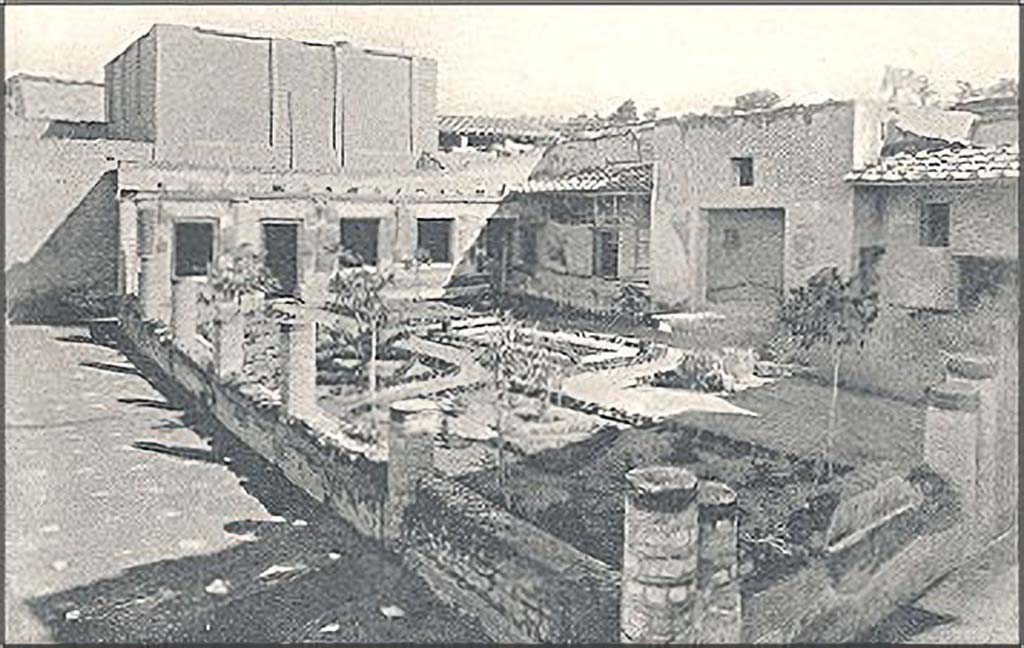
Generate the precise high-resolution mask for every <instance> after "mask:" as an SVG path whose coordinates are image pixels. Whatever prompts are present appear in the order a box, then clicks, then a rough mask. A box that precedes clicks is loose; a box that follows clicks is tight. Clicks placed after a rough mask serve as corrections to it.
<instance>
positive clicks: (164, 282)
mask: <svg viewBox="0 0 1024 648" xmlns="http://www.w3.org/2000/svg"><path fill="white" fill-rule="evenodd" d="M161 221H162V219H161V218H160V217H159V214H158V210H157V208H156V206H155V205H153V203H151V202H148V201H147V202H143V203H141V204H140V205H139V208H138V223H139V227H138V232H137V234H138V250H139V256H140V258H139V302H140V306H141V308H142V313H143V317H145V318H146V319H151V320H159V321H161V322H169V320H170V316H171V312H170V311H171V255H170V242H169V241H168V238H169V237H168V235H167V234H168V233H167V232H166V231H164V230H165V229H166V227H167V224H166V223H162V222H161Z"/></svg>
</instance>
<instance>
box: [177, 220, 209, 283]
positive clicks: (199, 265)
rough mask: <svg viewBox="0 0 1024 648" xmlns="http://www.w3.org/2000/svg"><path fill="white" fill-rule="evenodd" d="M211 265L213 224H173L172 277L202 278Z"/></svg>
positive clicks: (207, 272)
mask: <svg viewBox="0 0 1024 648" xmlns="http://www.w3.org/2000/svg"><path fill="white" fill-rule="evenodd" d="M212 263H213V223H211V222H184V223H175V224H174V276H176V277H202V276H206V275H207V274H209V272H210V266H211V264H212Z"/></svg>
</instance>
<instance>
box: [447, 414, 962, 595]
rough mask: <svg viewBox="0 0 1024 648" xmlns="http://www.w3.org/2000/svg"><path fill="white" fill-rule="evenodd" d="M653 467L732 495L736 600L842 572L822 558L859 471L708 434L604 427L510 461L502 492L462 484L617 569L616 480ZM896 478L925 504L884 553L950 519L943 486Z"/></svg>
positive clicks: (948, 494) (913, 475) (482, 478)
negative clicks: (825, 569)
mask: <svg viewBox="0 0 1024 648" xmlns="http://www.w3.org/2000/svg"><path fill="white" fill-rule="evenodd" d="M652 464H671V465H679V466H685V467H686V468H688V469H689V470H691V471H693V472H694V473H695V474H696V475H698V476H699V477H701V478H703V479H711V480H716V481H720V482H724V483H726V484H728V485H730V486H731V487H732V488H733V489H734V490H736V492H737V500H738V505H739V531H738V533H739V563H740V574H741V576H742V589H743V591H744V592H745V593H747V594H750V593H754V592H758V591H762V590H765V589H767V588H769V587H771V586H773V585H774V584H777V583H779V582H781V581H782V580H785V579H786V578H788V577H790V576H792V575H794V574H795V573H796V572H798V571H799V570H801V569H803V568H805V567H806V566H808V565H809V564H811V563H812V562H814V561H826V562H828V563H829V564H830V569H832V570H835V569H839V570H843V569H845V568H846V566H844V565H845V563H844V561H842V560H840V561H839V562H836V559H835V558H834V557H831V556H829V555H828V552H827V551H826V542H827V538H826V534H827V531H828V528H829V524H830V522H831V519H832V515H833V513H834V512H835V510H836V508H837V506H838V505H839V502H840V499H841V498H843V497H846V490H845V489H846V488H847V484H851V483H853V482H855V481H857V480H859V479H861V471H859V470H855V469H854V468H852V467H851V466H846V465H836V466H834V470H833V474H832V477H831V478H830V479H823V478H822V477H821V474H820V472H819V470H818V467H817V466H815V464H814V463H813V462H811V461H809V460H807V459H805V458H802V457H799V456H797V455H793V454H789V453H786V452H783V451H780V450H774V449H770V448H767V447H764V446H761V445H758V444H753V443H750V442H747V441H742V440H735V439H733V438H731V437H729V436H725V435H722V434H716V433H714V432H711V431H708V430H700V429H698V428H694V427H678V426H662V427H658V428H649V429H646V430H641V429H635V428H634V429H626V430H619V429H614V428H605V429H601V430H599V431H597V432H596V433H595V434H593V435H591V436H590V437H588V438H586V439H585V440H583V441H580V442H576V443H573V444H571V445H567V446H565V447H562V448H557V449H552V450H546V451H543V452H539V453H537V454H534V455H531V456H525V457H517V458H515V460H514V461H512V462H511V463H510V465H509V467H508V479H507V483H506V485H505V487H504V489H503V491H500V490H499V488H498V483H497V476H496V472H495V470H494V469H493V468H490V469H487V470H481V471H478V472H475V473H472V474H468V475H465V476H463V477H462V478H461V480H462V481H463V482H464V483H465V484H466V485H468V486H469V487H471V488H473V489H475V490H477V491H478V492H480V493H481V494H483V495H484V496H485V497H487V498H488V499H490V500H492V501H494V502H496V503H498V504H502V505H505V506H507V507H508V508H509V510H511V511H512V512H513V513H515V514H516V515H519V516H521V517H523V518H525V519H527V520H529V521H530V522H532V523H534V524H536V525H537V526H539V527H541V528H543V529H545V530H546V531H548V532H549V533H551V534H553V535H555V536H557V537H559V538H561V539H562V540H564V541H566V542H568V543H569V544H572V545H573V546H575V547H576V548H577V549H580V550H581V551H583V552H585V553H588V554H590V555H592V556H594V557H596V558H598V559H600V560H602V561H604V562H606V563H608V564H609V565H611V566H613V567H616V568H621V562H622V541H623V540H622V534H623V527H622V525H623V511H624V504H625V493H626V491H627V483H626V481H625V474H626V473H627V472H628V471H629V470H631V469H632V468H635V467H639V466H647V465H652ZM894 469H896V468H895V467H894ZM868 472H877V471H868ZM905 476H906V478H907V480H908V481H909V482H910V484H912V485H913V487H914V488H916V489H918V490H919V491H920V492H921V493H922V495H923V496H924V499H923V503H922V504H921V505H920V506H919V507H918V508H916V509H914V510H911V511H909V512H908V513H907V514H905V515H902V516H900V517H899V518H898V519H896V520H895V521H893V523H891V524H888V525H887V531H886V534H887V538H888V539H889V541H888V542H887V543H886V546H887V551H889V552H890V553H892V552H896V551H898V549H899V548H900V547H902V546H905V545H906V544H907V543H908V542H909V541H910V540H911V539H912V538H914V537H916V536H919V535H922V534H927V533H934V532H937V531H939V530H941V529H945V528H948V527H949V526H950V525H952V524H954V523H955V522H956V520H957V517H958V504H957V502H956V497H955V494H954V492H953V490H952V489H951V488H950V487H949V485H948V484H947V483H946V482H945V481H944V480H942V479H941V478H939V477H937V476H936V475H934V473H931V472H930V471H927V470H922V469H920V468H916V469H914V470H912V471H910V472H909V474H906V475H905ZM501 492H504V494H505V496H506V497H505V498H503V497H501V496H500V495H501ZM506 498H507V499H506ZM503 500H504V501H503ZM833 563H834V564H833ZM840 563H842V564H840Z"/></svg>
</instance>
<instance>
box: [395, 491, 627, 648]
mask: <svg viewBox="0 0 1024 648" xmlns="http://www.w3.org/2000/svg"><path fill="white" fill-rule="evenodd" d="M404 519H405V523H404V525H403V533H404V540H405V541H406V542H407V546H406V547H407V548H406V556H407V558H408V559H409V560H410V562H411V563H412V564H413V565H415V566H416V568H417V569H419V571H420V573H421V574H423V575H424V577H425V578H426V579H427V582H428V583H429V584H430V585H431V587H432V588H433V589H434V590H435V591H436V592H437V593H438V594H439V595H441V596H442V597H443V598H445V599H447V600H448V601H449V602H450V603H452V604H453V605H455V606H457V607H459V608H461V609H465V610H469V611H472V612H473V613H474V615H475V616H476V617H477V618H478V619H479V620H480V622H481V625H482V626H483V627H484V628H485V630H486V631H487V633H488V634H489V635H490V636H491V637H492V638H493V639H495V640H497V641H505V642H509V641H516V642H530V643H533V642H541V643H570V642H571V643H576V642H585V643H596V642H600V643H608V642H613V641H616V640H617V636H618V616H619V615H618V605H619V582H618V581H619V574H618V573H617V572H616V571H615V570H613V569H611V568H609V567H608V566H607V565H605V564H603V563H601V562H600V561H598V560H596V559H594V558H592V557H590V556H587V555H586V554H583V553H581V552H579V551H577V550H576V549H574V548H573V547H571V546H569V545H567V544H565V543H564V542H562V541H560V540H558V539H556V538H554V537H552V536H550V535H548V534H547V533H545V532H544V531H541V530H540V529H537V528H536V527H534V526H533V525H531V524H528V523H526V522H524V521H523V520H521V519H519V518H516V517H515V516H513V515H511V514H509V513H508V512H506V511H504V510H503V509H500V508H498V507H497V506H495V505H494V504H492V503H491V502H488V501H487V500H485V499H484V498H483V497H481V496H480V495H478V494H477V493H475V492H473V491H472V490H470V489H468V488H466V487H464V486H461V485H459V484H457V483H455V482H452V481H449V480H447V479H444V478H434V479H431V480H427V481H426V482H424V483H422V484H421V486H420V489H419V491H418V493H417V499H416V501H415V503H414V505H413V506H412V507H411V508H410V509H409V510H407V511H406V514H405V518H404Z"/></svg>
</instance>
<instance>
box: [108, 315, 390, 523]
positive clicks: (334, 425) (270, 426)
mask: <svg viewBox="0 0 1024 648" xmlns="http://www.w3.org/2000/svg"><path fill="white" fill-rule="evenodd" d="M122 330H123V332H124V335H125V337H126V338H127V340H128V341H129V342H130V343H131V345H132V346H133V347H134V348H135V350H136V351H137V352H138V354H139V355H140V356H142V357H143V358H144V359H145V360H148V361H149V362H150V367H149V370H150V371H151V370H152V369H154V368H155V369H156V370H157V371H158V372H159V374H161V375H162V377H163V378H164V379H165V380H167V381H169V382H170V383H171V384H173V385H174V386H176V387H177V388H178V389H179V390H181V392H183V394H184V395H185V396H186V397H187V398H188V399H189V400H190V401H191V402H192V403H193V405H195V406H198V407H205V408H206V409H207V410H208V411H210V412H211V413H212V414H213V416H214V417H215V418H216V419H217V421H218V422H220V423H221V424H222V425H223V426H224V427H225V428H226V429H227V430H228V431H230V432H231V434H233V435H234V436H236V437H238V439H239V440H241V441H242V442H243V443H245V444H246V445H247V446H249V447H250V448H252V449H253V450H255V451H256V452H257V453H258V454H260V455H261V456H262V457H263V458H264V459H266V460H267V461H268V462H270V463H271V464H273V465H275V466H277V467H278V468H280V469H281V470H282V471H283V472H284V474H285V476H286V477H287V478H288V479H289V481H291V482H292V483H293V484H295V485H296V486H298V487H299V488H301V489H303V490H304V491H305V492H306V493H307V494H309V495H310V497H312V498H314V499H315V500H316V501H318V502H322V503H324V504H326V505H327V506H328V507H330V508H332V509H333V510H334V511H335V512H336V513H337V514H338V516H339V517H341V518H342V519H343V520H345V521H346V522H348V523H350V524H352V525H353V526H354V527H355V528H356V529H357V530H358V531H359V532H360V533H362V534H364V535H366V536H368V537H371V538H376V539H381V538H382V533H383V532H382V529H383V515H384V513H383V512H384V500H385V497H386V494H387V484H386V482H387V479H386V462H384V461H383V460H382V458H381V457H380V456H379V455H378V454H375V451H374V450H373V448H372V447H370V446H367V445H366V444H365V443H364V442H363V441H361V440H359V439H358V438H357V437H356V436H353V430H352V429H350V426H348V425H347V424H346V423H344V422H343V421H334V420H323V419H312V420H299V419H295V418H292V417H289V416H287V415H286V414H285V413H284V412H283V410H282V408H281V406H280V404H279V403H276V402H273V401H271V402H267V401H265V400H261V399H260V397H259V396H258V394H257V393H255V392H254V391H253V390H252V388H251V387H249V386H246V385H244V384H243V385H239V384H235V383H231V384H227V383H223V382H221V381H219V380H215V379H213V378H212V376H213V373H214V372H213V368H212V366H210V365H209V364H207V363H205V362H204V363H200V362H197V361H196V360H193V359H192V358H191V357H189V356H188V355H187V354H186V353H184V352H183V351H182V350H181V349H180V348H178V347H177V346H176V345H175V344H174V343H173V341H172V339H171V336H170V334H169V332H168V331H167V330H166V329H165V328H164V327H163V325H162V324H160V323H158V322H144V321H142V320H141V319H140V318H139V316H138V315H137V314H135V313H134V312H133V311H132V310H131V309H128V310H127V311H126V312H124V313H122ZM144 370H146V368H145V367H144Z"/></svg>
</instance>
